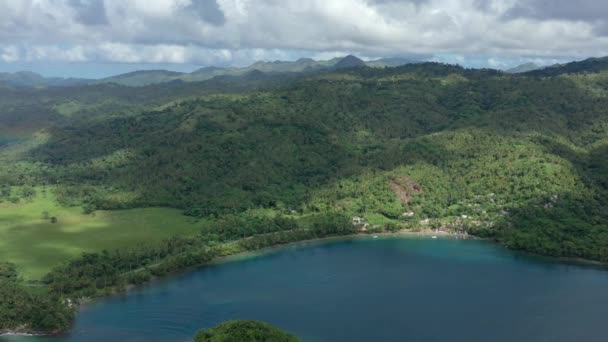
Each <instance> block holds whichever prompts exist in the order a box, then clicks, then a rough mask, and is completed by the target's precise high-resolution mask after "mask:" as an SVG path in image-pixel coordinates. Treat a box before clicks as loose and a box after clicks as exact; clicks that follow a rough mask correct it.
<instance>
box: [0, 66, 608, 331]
mask: <svg viewBox="0 0 608 342" xmlns="http://www.w3.org/2000/svg"><path fill="white" fill-rule="evenodd" d="M592 71H594V70H592ZM70 89H71V88H50V89H45V90H27V91H26V90H15V89H2V90H0V96H2V99H3V101H2V106H3V109H2V112H0V123H2V126H1V127H2V130H0V135H1V136H0V138H2V139H4V140H1V139H0V186H1V189H0V190H1V191H0V202H3V203H5V204H6V205H8V204H9V203H10V205H12V206H19V205H28V206H29V207H28V208H34V209H31V210H39V209H37V208H40V207H42V206H40V205H39V204H38V203H41V201H46V202H53V203H54V204H53V205H56V206H57V208H59V207H64V208H67V207H69V208H81V210H82V215H83V216H84V217H89V218H90V217H91V216H93V215H96V214H98V215H99V216H98V217H102V218H108V220H110V219H113V217H114V216H112V214H111V213H112V212H114V211H116V210H126V209H133V208H147V207H170V208H176V209H179V210H181V211H182V212H183V213H184V214H185V215H188V216H189V217H190V218H192V219H194V220H197V221H196V222H200V231H201V234H199V235H197V236H196V237H192V238H181V239H177V240H166V241H164V242H162V243H158V244H156V245H155V244H152V245H145V246H140V245H138V244H137V243H134V246H139V247H137V248H138V249H134V250H133V251H131V252H121V251H113V250H111V249H110V251H105V252H104V253H105V254H86V255H84V256H83V257H82V258H80V259H77V260H75V261H72V262H70V263H68V264H65V265H62V266H61V267H58V268H56V269H55V270H53V271H52V272H51V273H49V275H48V276H47V277H45V279H44V281H45V284H46V285H48V286H49V288H50V291H51V293H53V294H54V296H57V297H53V298H59V297H62V296H64V295H69V294H71V293H72V294H73V293H78V294H86V295H92V294H95V293H96V291H102V292H103V291H107V289H108V288H112V287H114V286H118V287H120V286H124V284H125V283H139V282H142V281H145V280H147V279H148V278H149V277H150V274H153V275H162V274H166V273H168V272H169V271H171V270H172V269H176V268H180V267H184V266H191V265H193V264H196V263H200V262H202V261H207V260H209V259H210V258H212V257H213V256H217V255H225V254H231V253H233V252H235V251H241V250H250V249H255V248H259V247H263V246H268V245H272V244H274V243H283V242H289V241H294V240H298V239H305V238H314V237H322V236H327V235H335V234H348V233H352V232H354V231H355V230H356V229H359V228H361V227H359V226H357V227H353V226H352V224H351V222H350V219H351V218H352V217H360V218H361V219H360V221H359V222H358V224H360V225H361V226H362V227H364V228H365V229H367V230H368V231H382V230H390V231H394V230H398V229H410V230H419V229H424V228H439V227H446V228H447V229H450V230H453V231H459V232H467V233H470V234H474V235H478V236H484V237H491V238H494V239H496V240H498V241H500V242H502V243H504V244H506V245H508V246H509V247H511V248H515V249H522V250H526V251H531V252H535V253H540V254H546V255H551V256H567V257H581V258H586V259H593V260H599V261H608V111H607V108H608V73H607V72H587V73H568V72H567V71H565V72H563V73H558V76H550V77H545V76H543V74H540V73H533V74H518V75H509V74H505V73H501V72H498V71H494V70H468V69H463V68H460V67H456V66H449V65H443V64H436V63H425V64H415V65H406V66H401V67H396V68H368V67H355V68H346V69H343V70H333V71H323V72H316V73H306V74H301V75H293V74H291V75H274V76H273V75H267V74H263V73H251V74H247V75H245V76H240V77H219V78H215V79H212V80H210V81H207V82H202V83H183V82H173V83H164V84H161V85H154V86H148V87H140V88H129V87H123V86H118V85H96V86H87V87H81V88H77V89H76V88H74V89H72V90H70ZM41 194H42V195H41ZM28 203H29V204H28ZM0 204H2V203H0ZM10 208H13V207H10ZM53 208H55V207H53ZM28 210H30V209H28ZM57 210H58V209H57ZM125 212H126V211H125ZM138 213H139V212H138ZM35 215H37V216H40V217H43V220H45V221H44V222H45V223H44V224H45V225H50V226H51V227H52V226H53V225H57V224H62V223H64V221H66V222H67V223H66V224H72V223H71V222H72V221H73V220H74V219H73V218H72V216H70V218H69V219H67V218H66V219H65V220H63V218H62V217H56V216H53V213H51V214H50V215H49V213H48V212H46V211H45V212H40V213H38V212H36V213H35ZM70 215H74V214H73V213H72V212H70ZM138 215H139V214H138ZM4 219H5V222H10V220H11V219H13V218H11V217H9V216H7V217H6V218H4ZM0 220H2V218H0ZM47 221H48V222H47ZM0 222H3V221H0ZM87 222H88V221H87ZM107 222H114V221H107ZM107 222H106V221H104V224H106V225H107V224H108V223H107ZM93 223H94V222H93ZM93 223H91V224H93ZM112 224H116V223H112ZM193 224H194V223H193ZM196 224H199V223H196ZM44 227H47V226H44ZM15 229H17V228H15ZM66 229H67V228H66ZM70 229H76V228H70ZM260 234H261V235H260ZM238 239H249V240H246V242H242V243H241V244H239V245H237V246H235V245H231V243H233V241H235V240H238ZM154 243H156V242H154ZM218 244H227V245H220V247H218ZM45 247H48V246H45ZM134 248H135V247H134ZM166 258H168V259H167V260H168V261H167V263H166V264H162V265H160V266H158V265H157V264H158V263H159V262H161V261H162V260H165V259H166ZM7 261H11V260H7ZM149 265H157V266H156V268H155V269H153V270H152V273H150V270H148V269H147V267H148V266H149ZM141 267H146V270H145V272H141V273H136V274H131V272H132V271H133V269H134V268H135V269H138V268H141ZM155 272H156V273H155ZM72 278H77V279H78V281H77V282H75V281H74V280H73V279H72ZM15 291H17V290H15ZM53 303H57V302H56V301H55V302H53ZM0 304H1V303H0ZM62 317H63V316H62ZM62 322H63V321H62ZM0 327H2V326H1V325H0Z"/></svg>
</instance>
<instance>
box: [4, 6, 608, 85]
mask: <svg viewBox="0 0 608 342" xmlns="http://www.w3.org/2000/svg"><path fill="white" fill-rule="evenodd" d="M607 10H608V4H606V3H602V2H598V1H595V0H583V1H578V2H576V3H574V2H571V1H566V0H556V1H552V2H547V1H545V0H526V1H524V0H509V1H500V0H488V1H479V0H328V1H307V2H302V1H297V0H286V1H282V2H276V1H269V0H259V1H252V0H239V1H236V0H197V1H193V0H156V1H141V0H129V1H114V0H46V1H35V0H23V1H13V2H11V1H3V2H0V13H1V14H0V27H2V28H3V29H2V30H1V31H0V72H15V71H18V70H28V71H33V72H36V73H39V74H41V75H43V76H45V77H79V78H104V77H108V76H112V75H119V74H122V73H126V72H131V71H136V70H150V69H165V70H170V71H180V72H188V71H192V70H195V69H197V68H200V67H205V66H217V67H243V66H247V65H251V64H252V63H254V62H255V61H274V60H281V61H295V60H297V59H298V58H313V59H315V60H328V59H331V58H333V57H338V56H346V55H349V54H352V55H356V56H358V57H360V58H362V59H364V60H369V59H377V58H381V57H385V56H403V57H410V58H416V59H424V60H429V61H435V62H441V63H447V64H458V65H461V66H464V67H467V68H492V69H499V70H505V69H509V68H513V67H516V66H518V65H521V64H525V63H529V62H532V63H535V64H537V65H541V66H546V65H552V64H558V63H564V62H568V61H574V60H581V59H585V58H587V57H591V56H606V55H608V18H605V16H603V15H602V13H606V11H607ZM337 13H339V15H336V14H337ZM352 18H356V20H353V19H352ZM311 23H314V24H311Z"/></svg>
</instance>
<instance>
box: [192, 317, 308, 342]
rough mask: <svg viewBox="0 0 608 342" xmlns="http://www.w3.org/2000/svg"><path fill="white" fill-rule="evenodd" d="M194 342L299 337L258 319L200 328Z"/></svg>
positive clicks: (291, 340) (293, 341)
mask: <svg viewBox="0 0 608 342" xmlns="http://www.w3.org/2000/svg"><path fill="white" fill-rule="evenodd" d="M194 341H195V342H244V341H247V342H297V341H299V339H298V338H297V337H295V336H293V335H290V334H288V333H286V332H284V331H282V330H280V329H278V328H275V327H273V326H271V325H270V324H267V323H264V322H259V321H246V320H239V321H228V322H224V323H221V324H219V325H217V326H215V327H213V328H210V329H203V330H200V331H199V332H198V333H197V334H196V336H195V338H194Z"/></svg>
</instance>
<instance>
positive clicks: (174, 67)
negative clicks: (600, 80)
mask: <svg viewBox="0 0 608 342" xmlns="http://www.w3.org/2000/svg"><path fill="white" fill-rule="evenodd" d="M347 56H355V57H357V58H360V59H361V60H363V61H365V62H374V61H379V60H383V59H410V58H411V57H398V56H388V57H377V58H373V59H370V58H361V57H359V56H357V55H354V54H348V55H344V56H336V57H333V58H330V59H314V58H310V57H298V58H296V59H293V60H278V59H277V60H256V61H253V62H251V63H250V64H247V65H242V66H232V65H225V66H219V65H193V64H166V63H164V64H154V63H102V64H97V63H82V62H80V63H71V64H69V67H70V68H72V69H73V68H74V67H75V66H76V67H82V68H84V69H81V70H88V69H89V68H91V67H95V66H100V65H101V66H102V67H103V69H104V70H105V73H99V71H97V73H98V75H100V76H97V77H95V76H88V77H87V74H88V73H87V72H86V71H85V72H83V73H67V74H59V73H54V72H48V68H49V65H45V66H43V67H42V68H40V67H36V66H34V68H33V69H31V68H30V69H28V68H27V66H26V67H25V68H20V66H23V65H24V64H14V65H13V68H12V69H11V68H9V69H6V68H3V66H4V64H1V63H0V73H11V74H16V73H20V72H32V73H35V74H38V75H40V76H42V77H45V78H66V79H68V78H80V79H91V80H100V79H104V78H110V77H115V76H120V75H124V74H128V73H133V72H140V71H171V72H181V73H192V72H194V71H196V70H199V69H201V68H207V67H216V68H248V67H251V66H253V65H255V64H256V63H276V62H287V63H295V62H297V61H298V60H300V59H312V60H314V61H317V62H322V61H329V60H331V59H336V58H338V59H341V58H345V57H347ZM602 57H605V56H589V57H586V58H582V59H572V60H562V61H560V62H556V63H550V64H540V63H539V62H538V61H535V60H528V61H523V62H521V63H519V64H516V65H508V66H505V67H502V68H494V67H489V66H484V65H479V64H477V65H474V66H471V65H468V66H467V65H462V64H459V63H450V62H446V61H441V60H436V59H433V58H431V59H419V60H415V61H416V62H419V63H427V62H428V63H433V62H435V63H443V64H449V65H458V66H461V67H464V68H470V69H494V70H500V71H507V70H509V69H513V68H516V67H519V66H523V65H526V64H534V65H536V66H537V67H538V68H539V69H541V68H546V67H550V66H552V65H557V64H565V63H571V62H579V61H583V60H587V59H591V58H602ZM412 60H414V59H412ZM51 66H52V65H51ZM76 69H79V68H76ZM97 70H98V69H97ZM121 70H122V71H121ZM79 75H80V76H79Z"/></svg>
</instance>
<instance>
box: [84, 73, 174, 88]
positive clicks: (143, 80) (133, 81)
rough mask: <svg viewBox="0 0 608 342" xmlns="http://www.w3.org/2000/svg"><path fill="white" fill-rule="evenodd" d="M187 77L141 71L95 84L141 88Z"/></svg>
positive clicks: (104, 79)
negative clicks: (113, 84)
mask: <svg viewBox="0 0 608 342" xmlns="http://www.w3.org/2000/svg"><path fill="white" fill-rule="evenodd" d="M183 75H185V74H184V73H181V72H176V71H167V70H141V71H133V72H129V73H126V74H120V75H117V76H112V77H107V78H102V79H100V80H98V81H95V82H93V83H115V84H121V85H126V86H131V87H139V86H145V85H150V84H156V83H162V82H168V81H172V80H177V79H180V77H181V76H183Z"/></svg>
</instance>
